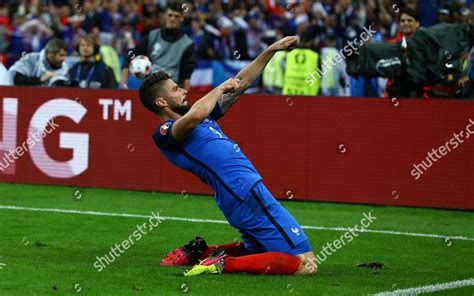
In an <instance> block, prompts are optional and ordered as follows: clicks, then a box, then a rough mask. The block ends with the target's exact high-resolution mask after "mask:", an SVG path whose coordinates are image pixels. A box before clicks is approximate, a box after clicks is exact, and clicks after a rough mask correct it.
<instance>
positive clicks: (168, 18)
mask: <svg viewBox="0 0 474 296" xmlns="http://www.w3.org/2000/svg"><path fill="white" fill-rule="evenodd" d="M182 22H183V15H182V14H181V13H180V12H178V11H174V10H171V9H168V10H166V14H165V26H166V28H168V29H179V28H180V27H181V23H182Z"/></svg>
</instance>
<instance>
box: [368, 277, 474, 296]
mask: <svg viewBox="0 0 474 296" xmlns="http://www.w3.org/2000/svg"><path fill="white" fill-rule="evenodd" d="M467 286H474V278H470V279H466V280H460V281H455V282H448V283H442V284H435V285H428V286H422V287H417V288H408V289H400V290H395V291H385V292H380V293H377V294H374V295H373V296H398V295H417V294H421V293H433V292H437V291H443V290H449V289H456V288H462V287H467Z"/></svg>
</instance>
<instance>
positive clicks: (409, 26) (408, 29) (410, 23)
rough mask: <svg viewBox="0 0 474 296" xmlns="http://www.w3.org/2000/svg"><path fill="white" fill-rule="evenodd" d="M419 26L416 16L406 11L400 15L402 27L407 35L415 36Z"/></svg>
mask: <svg viewBox="0 0 474 296" xmlns="http://www.w3.org/2000/svg"><path fill="white" fill-rule="evenodd" d="M419 26H420V23H419V22H418V21H417V20H416V19H415V18H414V17H411V16H409V15H408V14H405V13H404V14H402V15H401V16H400V29H401V31H402V32H403V34H404V35H405V36H409V37H411V36H413V34H415V32H416V29H418V27H419Z"/></svg>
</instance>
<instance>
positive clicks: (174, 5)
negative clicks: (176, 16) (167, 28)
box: [166, 1, 185, 14]
mask: <svg viewBox="0 0 474 296" xmlns="http://www.w3.org/2000/svg"><path fill="white" fill-rule="evenodd" d="M184 6H185V4H183V3H181V2H179V1H171V2H169V3H168V5H166V9H169V10H173V11H177V12H179V13H181V14H183V13H184Z"/></svg>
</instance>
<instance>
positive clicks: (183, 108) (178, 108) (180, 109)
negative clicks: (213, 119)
mask: <svg viewBox="0 0 474 296" xmlns="http://www.w3.org/2000/svg"><path fill="white" fill-rule="evenodd" d="M170 108H171V110H173V112H175V113H178V114H179V115H181V116H184V114H186V113H188V111H189V109H191V106H189V105H187V104H186V105H173V106H171V107H170Z"/></svg>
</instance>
